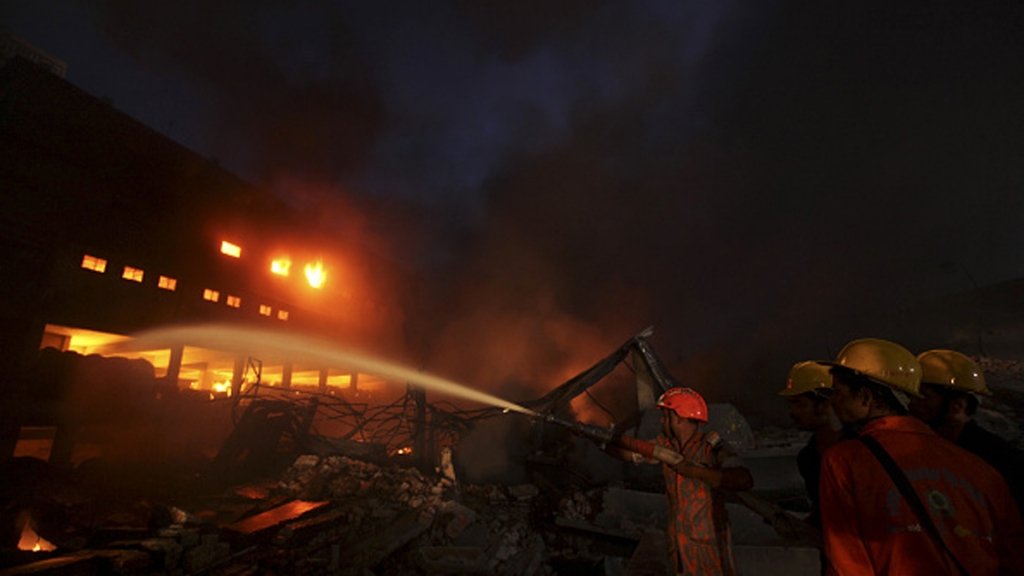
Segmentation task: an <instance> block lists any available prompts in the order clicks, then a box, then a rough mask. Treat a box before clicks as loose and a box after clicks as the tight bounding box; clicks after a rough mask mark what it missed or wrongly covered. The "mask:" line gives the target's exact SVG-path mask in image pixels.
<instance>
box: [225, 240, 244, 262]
mask: <svg viewBox="0 0 1024 576" xmlns="http://www.w3.org/2000/svg"><path fill="white" fill-rule="evenodd" d="M220 253H221V254H227V255H228V256H231V257H232V258H241V257H242V247H241V246H239V245H238V244H232V243H231V242H228V241H227V240H224V241H222V242H221V243H220Z"/></svg>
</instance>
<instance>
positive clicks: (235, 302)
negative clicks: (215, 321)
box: [224, 295, 242, 308]
mask: <svg viewBox="0 0 1024 576" xmlns="http://www.w3.org/2000/svg"><path fill="white" fill-rule="evenodd" d="M224 302H225V303H226V304H227V305H228V306H231V307H232V308H238V307H239V306H241V305H242V299H241V298H240V297H238V296H231V295H228V297H227V298H226V299H225V300H224Z"/></svg>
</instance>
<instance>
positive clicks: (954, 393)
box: [910, 350, 1024, 515]
mask: <svg viewBox="0 0 1024 576" xmlns="http://www.w3.org/2000/svg"><path fill="white" fill-rule="evenodd" d="M917 361H918V362H920V363H921V396H922V398H912V399H911V400H910V413H911V414H912V415H914V416H917V417H918V418H920V419H921V420H924V421H925V423H927V424H928V425H929V426H931V427H932V429H933V430H935V431H936V432H937V433H938V434H939V436H942V437H943V438H945V439H946V440H949V441H950V442H954V443H956V445H957V446H960V447H961V448H963V449H964V450H967V451H969V452H971V453H974V454H977V455H978V456H980V457H981V458H982V459H983V460H984V461H986V462H988V463H989V464H990V465H991V466H992V467H993V468H995V469H996V470H998V471H999V473H1000V474H1002V475H1003V478H1004V479H1006V483H1007V484H1008V485H1009V486H1010V491H1011V492H1012V493H1013V497H1014V499H1015V500H1016V501H1017V509H1018V510H1020V511H1021V515H1024V454H1022V453H1021V452H1020V451H1019V450H1017V449H1016V448H1014V447H1013V445H1012V444H1010V443H1009V442H1007V441H1006V440H1004V439H1002V438H1000V437H999V436H996V435H995V434H993V433H991V432H989V431H988V430H985V429H984V428H982V427H981V426H979V425H978V423H977V422H975V421H974V414H975V412H977V410H978V404H979V403H980V398H979V397H978V396H979V395H982V396H991V395H992V391H991V390H989V388H988V386H987V385H986V384H985V375H984V373H983V372H982V370H981V368H979V367H978V365H977V364H976V363H975V362H974V360H971V358H970V357H969V356H966V355H964V354H962V353H960V352H957V351H955V350H929V351H927V352H922V353H921V354H918V356H917Z"/></svg>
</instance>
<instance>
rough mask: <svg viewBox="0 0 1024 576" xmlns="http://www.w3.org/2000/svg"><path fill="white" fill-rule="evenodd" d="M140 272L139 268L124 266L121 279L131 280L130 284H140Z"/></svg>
mask: <svg viewBox="0 0 1024 576" xmlns="http://www.w3.org/2000/svg"><path fill="white" fill-rule="evenodd" d="M142 274H143V272H142V270H141V269H139V268H132V267H131V266H125V267H124V272H121V278H124V279H125V280H131V281H132V282H142Z"/></svg>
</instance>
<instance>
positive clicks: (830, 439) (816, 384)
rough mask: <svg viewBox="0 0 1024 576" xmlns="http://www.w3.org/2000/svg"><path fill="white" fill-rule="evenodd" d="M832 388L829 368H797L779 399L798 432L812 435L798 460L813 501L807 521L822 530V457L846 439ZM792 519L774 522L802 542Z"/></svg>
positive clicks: (781, 531) (810, 364)
mask: <svg viewBox="0 0 1024 576" xmlns="http://www.w3.org/2000/svg"><path fill="white" fill-rule="evenodd" d="M831 388H832V375H831V374H829V369H828V367H827V366H823V365H821V364H819V363H817V362H814V361H806V362H800V363H798V364H795V365H794V366H793V367H792V368H791V369H790V371H789V379H788V380H787V381H786V387H785V388H783V389H782V390H781V391H780V392H779V396H783V397H785V398H786V402H787V404H788V405H789V417H790V418H791V419H792V420H793V423H794V424H796V427H797V429H798V430H803V431H809V432H811V433H812V434H811V438H810V439H809V440H808V441H807V445H806V446H804V447H803V448H802V449H801V450H800V452H799V453H798V454H797V456H796V464H797V469H798V470H799V471H800V476H801V477H802V478H803V480H804V486H805V488H806V489H807V496H808V498H810V500H811V512H810V514H809V515H808V516H807V518H806V519H805V520H804V521H805V522H807V523H808V524H810V525H811V526H812V527H814V528H816V529H818V530H821V515H820V512H819V509H818V479H819V478H820V477H821V455H822V454H823V453H824V452H825V449H826V448H828V447H829V446H831V445H833V444H835V443H836V442H838V441H839V440H840V439H841V438H842V435H843V430H842V424H841V423H840V422H839V420H838V419H837V418H836V416H835V413H833V412H832V409H831V407H830V406H829V402H828V398H829V395H828V392H829V390H830V389H831ZM792 518H793V517H792V516H789V515H779V517H778V518H776V519H774V520H773V521H772V527H774V528H775V530H776V532H778V533H779V534H780V535H781V536H783V537H784V538H786V539H787V540H796V539H797V538H799V532H798V530H797V529H796V528H795V527H793V526H790V525H789V523H791V521H792Z"/></svg>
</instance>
